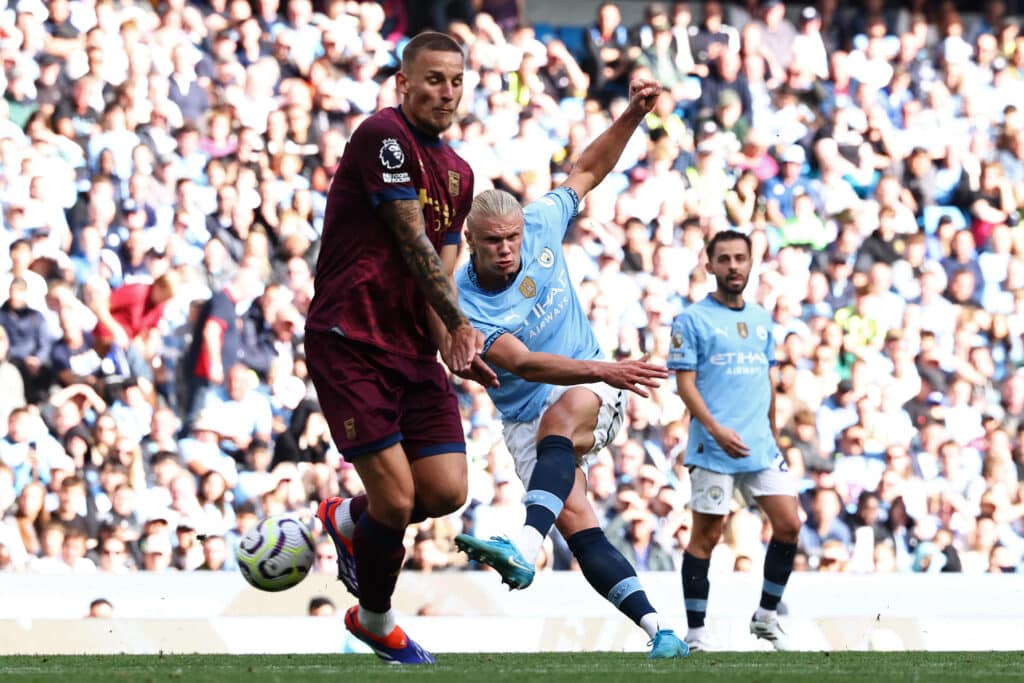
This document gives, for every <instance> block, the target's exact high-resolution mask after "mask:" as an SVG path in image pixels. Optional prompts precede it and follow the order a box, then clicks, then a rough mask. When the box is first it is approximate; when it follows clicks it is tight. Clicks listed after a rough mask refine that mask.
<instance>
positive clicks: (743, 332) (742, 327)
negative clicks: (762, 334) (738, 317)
mask: <svg viewBox="0 0 1024 683" xmlns="http://www.w3.org/2000/svg"><path fill="white" fill-rule="evenodd" d="M736 331H737V332H739V333H740V339H746V338H747V335H748V334H749V332H750V331H749V330H748V329H747V324H746V323H736Z"/></svg>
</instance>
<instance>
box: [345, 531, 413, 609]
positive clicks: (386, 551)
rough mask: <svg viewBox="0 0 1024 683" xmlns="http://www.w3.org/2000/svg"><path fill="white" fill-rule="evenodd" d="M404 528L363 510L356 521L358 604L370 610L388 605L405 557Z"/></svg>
mask: <svg viewBox="0 0 1024 683" xmlns="http://www.w3.org/2000/svg"><path fill="white" fill-rule="evenodd" d="M404 538H405V529H392V528H391V527H388V526H384V525H383V524H381V523H380V522H378V521H377V520H375V519H374V518H373V517H372V516H371V515H370V514H369V513H364V514H363V515H361V516H360V517H359V521H358V522H357V523H356V531H355V534H354V535H353V538H352V546H353V549H354V551H355V556H356V576H357V577H358V578H359V605H360V606H361V607H363V608H364V609H367V610H369V611H371V612H381V613H383V612H387V611H388V610H389V609H391V595H392V594H393V593H394V592H395V583H396V582H397V581H398V572H399V571H400V570H401V569H402V561H403V560H404V559H405V546H404V545H403V544H402V541H403V540H404Z"/></svg>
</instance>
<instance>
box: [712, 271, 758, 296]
mask: <svg viewBox="0 0 1024 683" xmlns="http://www.w3.org/2000/svg"><path fill="white" fill-rule="evenodd" d="M730 278H731V276H726V277H723V278H718V277H717V276H716V277H715V280H716V281H717V283H718V288H719V289H720V290H722V291H723V292H725V293H726V294H728V295H730V296H739V295H741V294H743V291H744V290H745V289H746V288H747V282H748V281H749V280H750V275H749V274H747V275H745V276H743V279H742V281H740V282H738V283H735V284H734V283H732V282H730V281H729V280H730Z"/></svg>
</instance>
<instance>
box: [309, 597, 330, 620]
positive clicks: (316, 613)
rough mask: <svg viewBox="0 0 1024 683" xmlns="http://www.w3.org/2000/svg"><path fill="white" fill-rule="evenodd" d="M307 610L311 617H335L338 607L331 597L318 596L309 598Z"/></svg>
mask: <svg viewBox="0 0 1024 683" xmlns="http://www.w3.org/2000/svg"><path fill="white" fill-rule="evenodd" d="M306 611H307V613H308V614H309V616H311V617H333V616H334V615H335V612H336V611H337V608H335V606H334V602H333V601H332V600H331V599H330V598H325V597H323V596H316V597H313V598H310V599H309V607H308V609H307V610H306Z"/></svg>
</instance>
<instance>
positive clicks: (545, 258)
mask: <svg viewBox="0 0 1024 683" xmlns="http://www.w3.org/2000/svg"><path fill="white" fill-rule="evenodd" d="M537 263H539V264H540V265H541V266H543V267H544V268H550V267H551V266H553V265H555V252H553V251H551V250H550V249H549V248H547V247H544V250H543V251H542V252H540V256H538V257H537Z"/></svg>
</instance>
